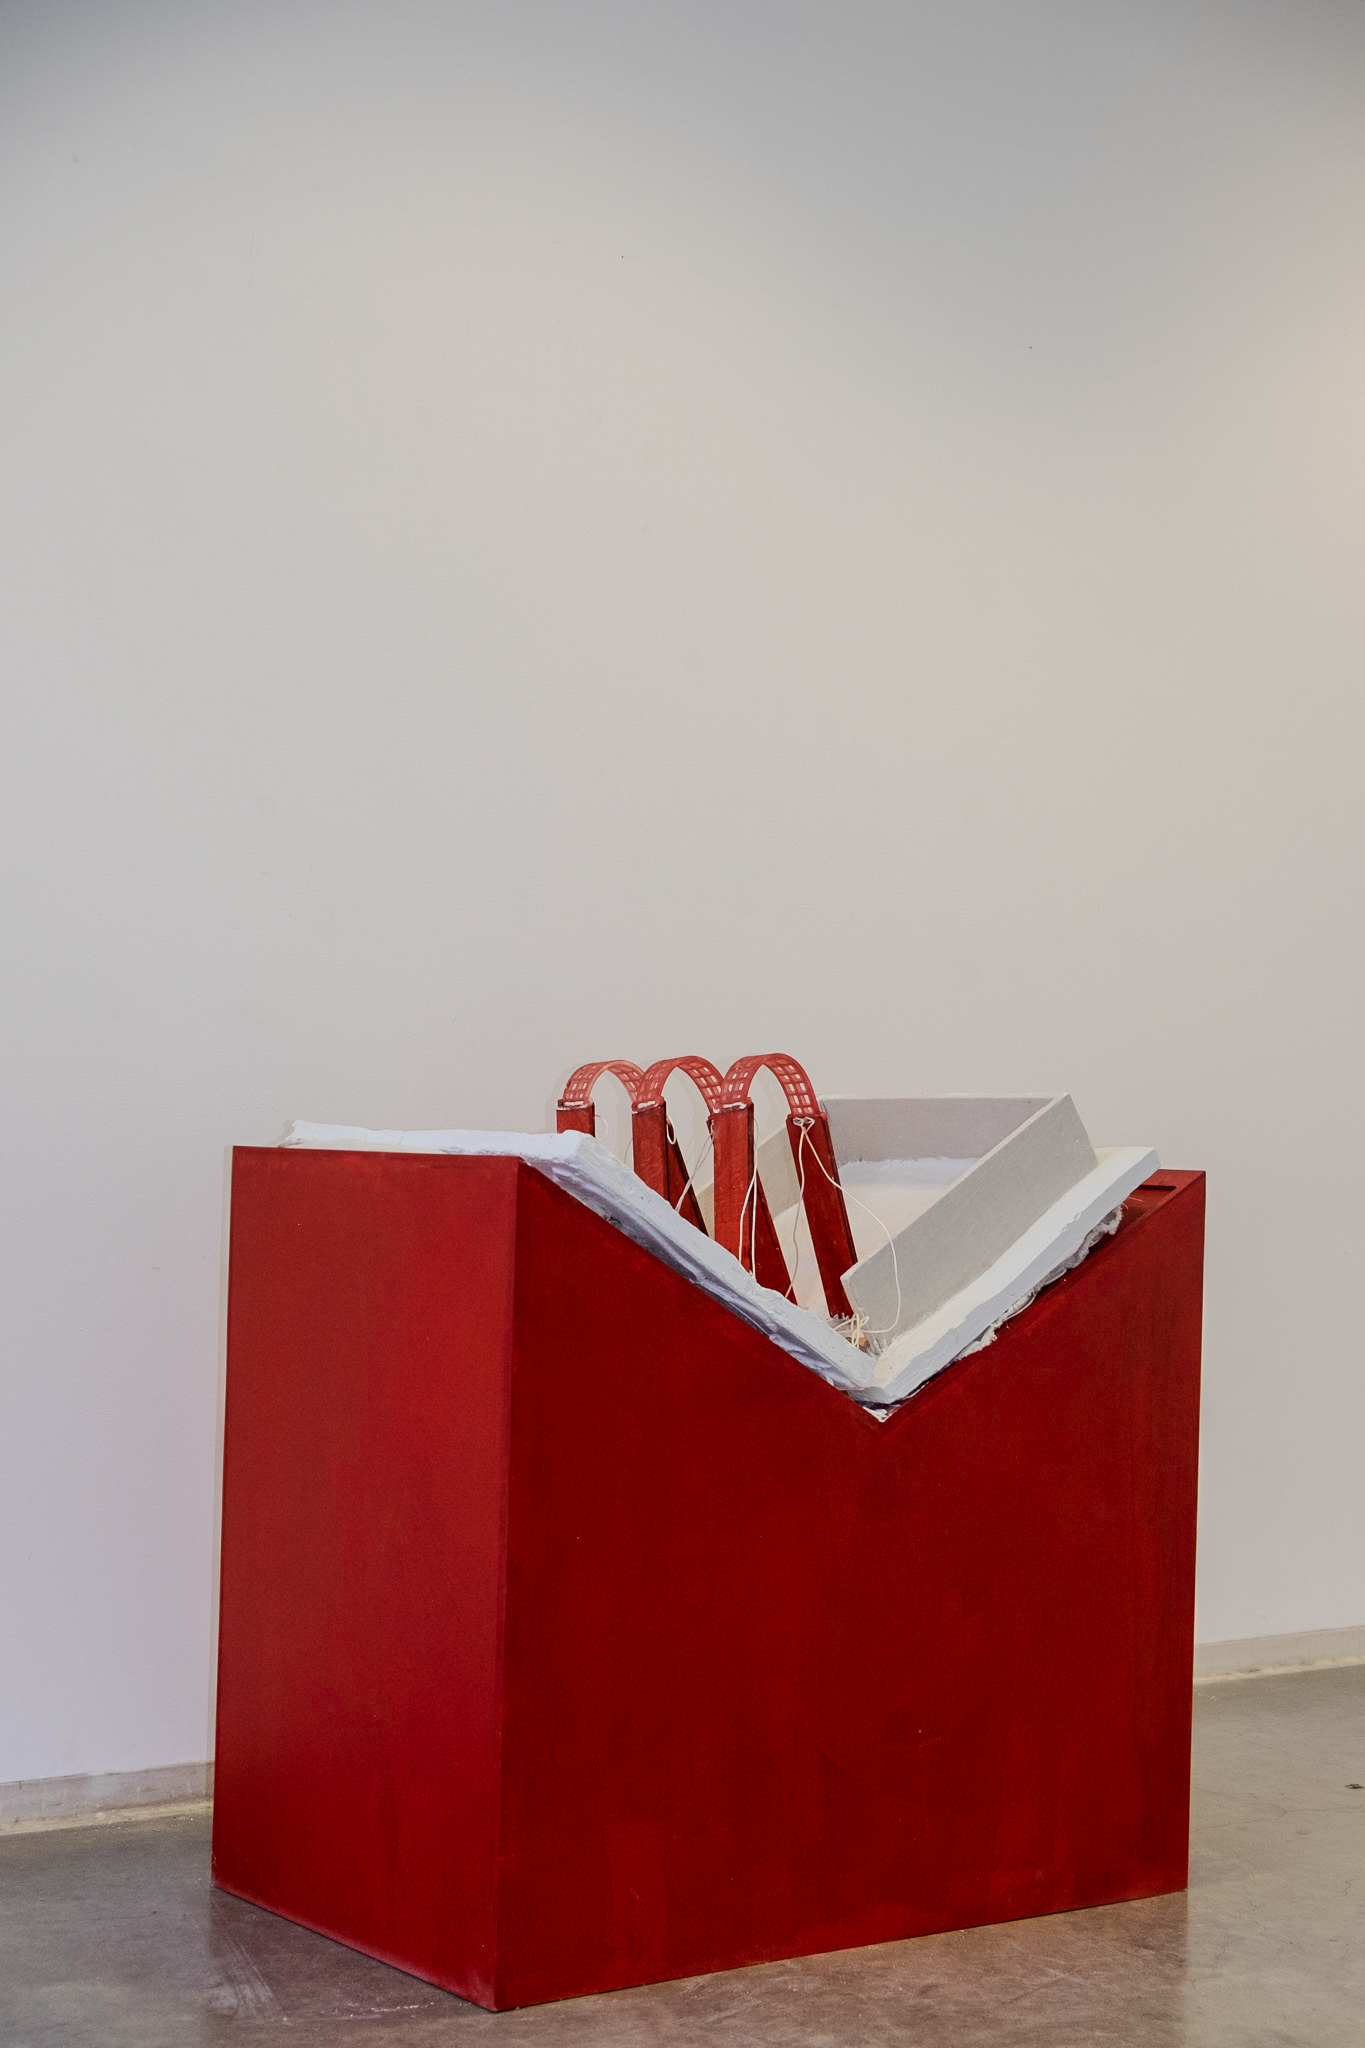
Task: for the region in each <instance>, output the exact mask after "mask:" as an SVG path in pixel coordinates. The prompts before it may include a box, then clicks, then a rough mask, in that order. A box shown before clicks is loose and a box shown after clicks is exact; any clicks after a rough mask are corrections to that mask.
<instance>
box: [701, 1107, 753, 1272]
mask: <svg viewBox="0 0 1365 2048" xmlns="http://www.w3.org/2000/svg"><path fill="white" fill-rule="evenodd" d="M711 1142H712V1145H713V1147H714V1150H715V1161H716V1177H715V1215H716V1243H717V1244H723V1245H724V1246H725V1249H726V1251H727V1252H733V1253H734V1255H735V1257H736V1258H737V1259H738V1260H739V1261H740V1262H741V1264H743V1265H745V1266H747V1265H748V1264H749V1263H750V1262H749V1260H748V1259H747V1258H746V1257H745V1252H746V1251H747V1249H748V1246H747V1243H743V1242H741V1240H742V1238H747V1237H748V1235H749V1232H748V1231H747V1230H746V1229H745V1228H744V1212H745V1205H746V1202H747V1199H748V1194H749V1183H750V1182H751V1181H752V1179H753V1177H754V1106H753V1104H752V1102H750V1101H748V1100H747V1098H746V1100H745V1101H743V1102H728V1103H726V1104H725V1106H724V1107H723V1108H722V1109H718V1110H717V1111H716V1113H715V1115H714V1116H713V1117H712V1119H711Z"/></svg>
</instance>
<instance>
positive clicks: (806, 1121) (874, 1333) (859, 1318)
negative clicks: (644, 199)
mask: <svg viewBox="0 0 1365 2048" xmlns="http://www.w3.org/2000/svg"><path fill="white" fill-rule="evenodd" d="M814 1122H815V1118H814V1117H811V1116H803V1117H798V1118H797V1119H796V1127H797V1129H798V1130H799V1131H800V1133H801V1152H802V1155H803V1156H804V1154H805V1149H806V1133H807V1131H808V1130H809V1129H810V1128H811V1125H812V1124H813V1123H814ZM810 1149H811V1157H812V1158H813V1159H814V1161H815V1163H816V1165H817V1166H818V1167H819V1169H820V1171H821V1173H823V1174H824V1176H825V1179H826V1180H827V1181H828V1182H829V1184H830V1186H831V1187H832V1188H836V1189H838V1192H839V1193H840V1194H841V1195H842V1196H843V1198H844V1200H845V1201H846V1202H852V1204H853V1206H854V1207H855V1208H856V1209H861V1210H862V1212H863V1214H864V1216H870V1217H871V1218H872V1221H873V1222H874V1223H875V1224H876V1226H877V1228H878V1230H880V1231H881V1233H882V1235H883V1237H884V1238H885V1239H886V1241H887V1243H888V1245H890V1247H891V1271H892V1273H893V1274H894V1275H895V1281H896V1313H895V1317H894V1319H893V1320H892V1321H891V1322H889V1323H888V1324H887V1325H886V1328H885V1329H883V1330H874V1329H871V1328H870V1327H869V1326H868V1324H867V1322H866V1321H865V1319H864V1317H863V1315H862V1313H861V1311H859V1310H857V1309H855V1310H854V1313H853V1326H854V1331H855V1333H856V1334H855V1339H854V1341H855V1342H856V1341H857V1339H858V1338H859V1337H889V1336H890V1335H891V1333H892V1331H893V1330H894V1329H895V1327H896V1325H897V1323H899V1321H900V1319H901V1306H902V1297H901V1269H900V1260H899V1259H898V1258H897V1257H896V1244H895V1239H894V1238H893V1237H892V1235H891V1232H890V1231H889V1230H888V1229H887V1227H886V1225H885V1224H884V1223H883V1221H882V1219H881V1217H880V1216H879V1215H878V1214H877V1212H876V1210H875V1209H869V1208H868V1206H867V1203H866V1202H860V1201H859V1200H858V1197H857V1196H856V1195H853V1194H850V1193H849V1191H848V1189H847V1188H846V1187H844V1186H842V1185H841V1183H840V1182H839V1181H837V1180H835V1178H834V1176H833V1175H832V1174H831V1172H830V1170H829V1168H828V1167H827V1166H826V1165H825V1162H824V1160H823V1159H822V1158H821V1157H820V1154H819V1153H818V1152H817V1151H816V1149H815V1147H814V1145H812V1146H811V1148H810ZM804 1185H805V1183H804V1181H803V1182H802V1186H803V1187H804ZM861 1348H862V1346H861V1345H859V1349H860V1350H861Z"/></svg>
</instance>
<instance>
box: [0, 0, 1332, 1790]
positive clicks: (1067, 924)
mask: <svg viewBox="0 0 1365 2048" xmlns="http://www.w3.org/2000/svg"><path fill="white" fill-rule="evenodd" d="M1362 104H1365V15H1362V13H1361V12H1360V10H1359V9H1358V8H1353V7H1349V6H1345V5H1342V6H1340V7H1330V6H1325V5H1320V4H1316V0H1282V4H1280V5H1278V6H1260V5H1255V4H1245V5H1241V6H1238V7H1229V8H1227V9H1225V10H1220V9H1213V8H1207V7H1200V6H1190V5H1183V4H1182V5H1177V4H1174V0H1171V4H1166V5H1163V4H1156V0H1127V4H1116V5H1113V6H1109V7H1103V8H1097V7H1094V6H1091V5H1089V4H1082V0H1076V4H1074V5H1061V4H1052V0H998V4H988V0H957V4H955V5H953V6H951V7H945V6H942V5H941V4H938V0H919V4H913V0H902V4H897V5H883V4H876V0H824V4H821V5H819V6H811V5H806V4H797V0H747V4H745V0H741V4H739V5H734V4H732V0H710V4H702V0H671V4H663V5H648V4H644V0H620V4H618V5H605V4H603V5H595V4H589V0H486V4H480V5H464V4H458V0H427V4H423V0H350V4H347V0H326V4H324V0H314V4H312V5H308V4H301V0H268V4H267V0H260V4H256V5H252V4H244V0H234V4H233V5H231V6H224V5H222V4H219V0H213V4H205V5H203V6H195V5H191V4H179V5H170V4H161V5H141V6H139V5H134V4H127V0H98V4H96V0H90V4H87V5H76V4H70V0H20V4H16V0H9V4H7V5H6V6H5V8H4V9H3V11H0V299H2V300H3V316H0V359H2V360H0V419H2V423H0V437H2V439H3V456H0V491H2V492H3V499H4V515H3V516H4V521H5V527H4V535H3V544H2V546H0V578H2V579H3V591H0V650H2V652H0V662H2V664H3V671H2V672H3V678H4V693H3V694H4V707H3V738H2V739H0V750H2V752H0V776H2V777H3V790H2V792H0V805H2V807H3V808H2V811H0V826H2V829H3V835H4V851H3V868H2V871H3V880H4V887H5V890H6V893H7V897H8V901H9V909H8V912H7V936H6V937H5V940H4V955H3V960H4V969H5V974H4V981H5V996H4V1003H5V1061H6V1087H7V1098H6V1107H5V1110H4V1126H3V1129H4V1136H3V1169H4V1173H3V1178H4V1190H5V1192H4V1201H5V1215H4V1220H3V1228H2V1230H0V1236H2V1238H3V1258H4V1261H5V1266H6V1279H5V1306H4V1336H3V1343H4V1352H3V1389H2V1398H3V1414H2V1415H0V1560H3V1562H0V1603H2V1608H3V1611H2V1612H0V1644H3V1663H4V1680H3V1684H2V1685H0V1714H2V1715H3V1729H2V1731H0V1779H7V1778H16V1777H23V1776H37V1775H45V1774H51V1773H59V1772H74V1771H104V1770H115V1769H131V1768H136V1767H138V1766H142V1765H151V1764H158V1763H167V1762H172V1761H179V1760H181V1759H187V1758H193V1757H196V1756H202V1755H204V1754H205V1753H206V1750H207V1745H208V1741H209V1720H210V1705H209V1667H210V1633H211V1588H212V1543H213V1502H214V1479H213V1474H214V1454H215V1425H216V1404H217V1345H218V1328H219V1215H220V1199H221V1161H222V1147H223V1145H224V1143H225V1142H226V1141H228V1140H239V1141H248V1142H264V1141H269V1140H271V1139H273V1138H274V1137H275V1136H276V1135H277V1134H278V1132H279V1130H280V1128H281V1126H282V1124H283V1122H284V1121H285V1119H286V1118H288V1117H291V1116H296V1115H297V1116H306V1117H318V1118H335V1119H341V1120H345V1121H356V1122H370V1123H376V1124H416V1125H423V1124H425V1125H430V1124H454V1123H461V1122H467V1123H490V1124H496V1125H503V1126H505V1125H509V1124H519V1123H530V1124H534V1125H537V1126H538V1125H539V1124H540V1122H541V1119H542V1114H543V1105H544V1102H545V1099H546V1095H547V1093H548V1091H549V1089H550V1087H551V1085H552V1084H553V1082H554V1081H555V1079H556V1077H557V1076H558V1075H559V1074H560V1073H562V1071H563V1070H564V1068H565V1067H566V1066H567V1065H568V1064H569V1062H571V1061H575V1060H578V1059H581V1058H587V1057H592V1056H601V1055H606V1054H615V1053H623V1054H627V1055H631V1056H633V1057H635V1058H637V1059H648V1058H653V1057H656V1056H658V1055H659V1054H662V1053H665V1052H673V1051H681V1050H685V1049H698V1050H702V1051H706V1052H708V1053H710V1054H711V1055H712V1056H713V1057H714V1058H717V1059H719V1060H721V1061H725V1060H727V1059H729V1058H732V1057H733V1056H735V1055H736V1054H737V1053H739V1052H741V1051H747V1050H753V1049H756V1048H759V1047H762V1046H767V1045H777V1046H782V1047H787V1048H789V1049H790V1050H792V1051H794V1052H795V1053H797V1054H798V1056H800V1057H801V1058H803V1059H804V1060H805V1062H806V1063H807V1065H808V1066H809V1068H810V1071H811V1073H812V1075H813V1076H814V1077H815V1079H816V1081H817V1084H818V1085H821V1086H823V1087H826V1088H829V1089H831V1090H844V1091H858V1090H887V1091H902V1090H904V1091H911V1090H936V1089H986V1090H1013V1089H1035V1088H1046V1089H1051V1088H1070V1089H1071V1090H1072V1091H1073V1092H1074V1093H1075V1095H1076V1098H1077V1100H1078V1102H1079V1104H1080V1107H1081V1110H1082V1113H1083V1114H1084V1115H1085V1116H1086V1118H1087V1120H1088V1122H1089V1124H1090V1126H1091V1129H1092V1132H1093V1134H1094V1136H1095V1137H1096V1139H1097V1140H1098V1141H1100V1142H1102V1143H1103V1142H1139V1141H1141V1142H1151V1143H1154V1144H1156V1145H1158V1146H1159V1147H1160V1148H1161V1152H1162V1156H1163V1158H1164V1159H1166V1160H1167V1161H1168V1162H1169V1163H1171V1164H1176V1165H1198V1166H1205V1167H1207V1168H1208V1169H1209V1174H1210V1202H1211V1207H1210V1242H1209V1276H1208V1278H1209V1310H1208V1353H1207V1399H1206V1418H1205V1419H1206V1436H1205V1481H1204V1506H1203V1538H1202V1554H1201V1610H1200V1615H1201V1618H1200V1634H1201V1636H1202V1637H1203V1638H1205V1639H1213V1638H1220V1637H1229V1636H1251V1635H1256V1634H1260V1633H1270V1632H1278V1631H1286V1630H1291V1629H1292V1630H1301V1629H1309V1628H1315V1627H1330V1626H1346V1625H1350V1624H1353V1623H1357V1622H1360V1621H1362V1620H1365V1486H1362V1485H1361V1480H1360V1445H1361V1442H1362V1436H1363V1435H1365V1398H1363V1397H1362V1392H1361V1373H1360V1354H1361V1339H1360V1334H1359V1310H1358V1307H1357V1301H1358V1294H1359V1270H1360V1251H1359V1246H1360V1240H1361V1230H1362V1220H1363V1219H1362V1209H1363V1207H1365V1198H1363V1197H1362V1188H1361V1175H1360V1170H1359V1166H1358V1163H1357V1157H1358V1147H1359V1144H1360V1141H1361V1138H1362V1135H1363V1134H1362V1080H1361V1064H1362V1045H1363V1044H1365V1032H1363V1031H1362V1022H1363V1020H1362V1001H1361V996H1362V972H1361V964H1360V935H1361V921H1360V907H1361V874H1362V870H1361V854H1362V846H1361V840H1362V823H1361V819H1362V804H1361V794H1360V782H1361V742H1362V737H1365V734H1363V732H1362V725H1363V723H1365V719H1363V716H1362V709H1361V682H1362V652H1363V651H1365V575H1362V543H1365V238H1363V237H1362V235H1361V229H1360V224H1361V219H1362V209H1363V208H1365V122H1363V121H1362V119H1361V112H1360V110H1361V106H1362Z"/></svg>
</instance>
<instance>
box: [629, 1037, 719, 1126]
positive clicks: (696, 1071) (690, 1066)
mask: <svg viewBox="0 0 1365 2048" xmlns="http://www.w3.org/2000/svg"><path fill="white" fill-rule="evenodd" d="M674 1074H686V1075H687V1078H688V1079H689V1081H693V1082H695V1084H696V1087H697V1090H698V1093H699V1094H700V1096H701V1099H702V1101H703V1102H704V1103H705V1104H706V1113H707V1115H708V1116H714V1115H715V1113H716V1111H717V1110H718V1109H719V1108H720V1105H721V1100H722V1090H723V1088H724V1085H725V1084H724V1082H723V1081H722V1080H721V1077H720V1068H719V1067H713V1066H712V1064H711V1062H710V1060H704V1059H702V1058H701V1057H700V1055H699V1054H697V1053H695V1052H689V1053H684V1054H683V1055H682V1057H681V1058H680V1059H676V1060H655V1062H654V1064H653V1066H652V1067H650V1068H648V1069H647V1071H646V1072H645V1073H644V1074H643V1075H642V1077H641V1080H640V1085H639V1088H638V1089H637V1090H636V1094H635V1107H636V1108H637V1109H655V1108H657V1107H658V1105H659V1104H660V1103H661V1102H662V1101H663V1099H664V1088H665V1087H666V1085H667V1083H668V1081H669V1080H670V1078H671V1077H672V1076H673V1075H674Z"/></svg>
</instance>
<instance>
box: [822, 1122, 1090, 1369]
mask: <svg viewBox="0 0 1365 2048" xmlns="http://www.w3.org/2000/svg"><path fill="white" fill-rule="evenodd" d="M825 1108H826V1110H827V1112H828V1114H829V1123H830V1135H831V1137H832V1139H833V1142H834V1154H835V1158H836V1159H837V1160H838V1162H839V1166H840V1170H841V1171H842V1170H843V1168H844V1166H845V1164H846V1163H847V1162H851V1161H854V1160H881V1159H903V1160H907V1161H908V1160H916V1159H932V1158H940V1157H946V1158H952V1159H958V1158H969V1159H971V1160H972V1162H973V1163H972V1164H971V1165H970V1166H969V1167H968V1168H967V1169H966V1171H965V1172H963V1173H962V1174H961V1175H959V1177H958V1178H957V1179H956V1180H954V1181H952V1182H951V1183H950V1184H949V1185H948V1186H947V1187H945V1188H944V1189H943V1191H942V1193H941V1194H938V1195H937V1196H936V1197H935V1199H934V1200H933V1201H932V1202H931V1203H930V1204H929V1206H928V1207H927V1208H926V1209H925V1210H924V1211H923V1213H922V1214H921V1215H919V1216H916V1217H915V1218H914V1220H913V1221H912V1222H910V1223H907V1224H906V1225H905V1226H904V1227H903V1228H902V1229H900V1230H898V1231H896V1232H894V1233H893V1235H892V1237H891V1239H890V1241H889V1242H888V1243H886V1244H884V1245H882V1246H881V1247H879V1249H878V1250H876V1251H874V1252H872V1253H870V1254H869V1255H868V1256H867V1257H865V1258H862V1259H860V1260H859V1261H858V1263H857V1264H856V1265H855V1266H851V1267H850V1268H849V1270H848V1272H847V1273H846V1274H845V1275H844V1291H845V1293H846V1294H847V1295H848V1298H849V1300H850V1301H851V1302H852V1304H853V1306H854V1307H855V1308H856V1309H860V1310H861V1311H862V1312H863V1313H864V1314H865V1315H866V1316H867V1318H868V1321H869V1323H870V1325H871V1327H872V1329H873V1330H875V1331H876V1332H877V1333H878V1334H879V1335H881V1336H883V1337H888V1338H889V1337H892V1336H895V1335H898V1334H899V1333H900V1332H901V1331H902V1330H913V1329H914V1328H915V1327H916V1325H917V1324H919V1323H922V1322H923V1321H924V1319H925V1318H926V1316H931V1315H932V1314H933V1313H934V1311H935V1310H936V1309H938V1308H941V1307H942V1306H943V1304H944V1302H946V1301H947V1300H949V1298H950V1297H951V1296H952V1295H954V1294H956V1293H958V1292H959V1290H960V1289H962V1288H964V1287H966V1286H968V1285H969V1284H970V1282H971V1281H973V1280H976V1279H979V1278H980V1276H981V1274H983V1273H984V1272H985V1271H986V1269H987V1267H989V1266H990V1265H992V1264H993V1263H994V1261H995V1260H996V1259H998V1258H1000V1257H1002V1256H1003V1254H1004V1253H1005V1252H1007V1251H1008V1250H1009V1248H1010V1246H1011V1245H1012V1244H1014V1243H1015V1242H1016V1240H1017V1239H1019V1238H1020V1237H1022V1236H1023V1234H1024V1232H1025V1231H1026V1230H1027V1229H1028V1228H1029V1227H1030V1225H1031V1224H1034V1223H1036V1222H1037V1221H1038V1220H1039V1218H1040V1217H1041V1216H1042V1215H1044V1213H1045V1212H1046V1211H1047V1210H1048V1209H1050V1208H1051V1206H1052V1204H1053V1203H1054V1202H1056V1201H1058V1200H1059V1199H1060V1197H1061V1196H1063V1195H1064V1194H1065V1193H1066V1192H1067V1190H1068V1189H1069V1188H1073V1187H1075V1186H1076V1184H1077V1183H1078V1182H1079V1181H1082V1180H1084V1178H1085V1176H1086V1175H1087V1174H1088V1173H1090V1172H1092V1171H1093V1169H1094V1167H1095V1164H1096V1160H1095V1148H1094V1146H1093V1145H1092V1144H1091V1142H1090V1139H1089V1137H1088V1136H1087V1134H1086V1129H1085V1126H1084V1124H1083V1123H1082V1122H1081V1120H1080V1117H1079V1116H1078V1114H1077V1112H1076V1105H1075V1104H1074V1102H1073V1101H1072V1100H1071V1097H1070V1096H1069V1095H1058V1096H1055V1097H1052V1098H1051V1099H1048V1098H1046V1097H1042V1096H1013V1097H998V1096H966V1095H962V1096H959V1095H946V1096H938V1097H906V1098H903V1099H900V1100H896V1099H888V1100H885V1101H861V1100H857V1099H854V1098H849V1097H841V1096H830V1097H827V1098H826V1100H825Z"/></svg>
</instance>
